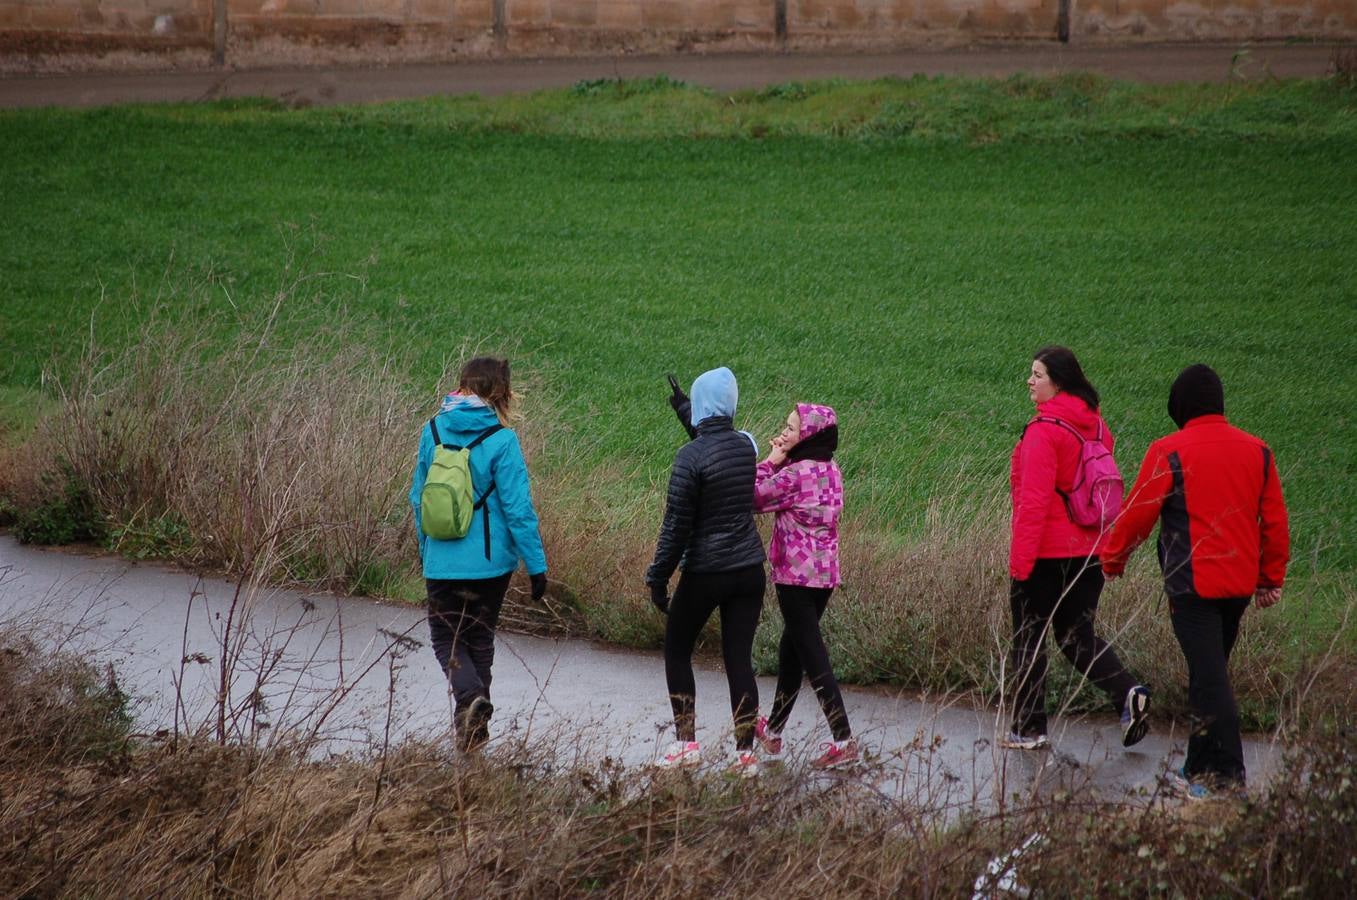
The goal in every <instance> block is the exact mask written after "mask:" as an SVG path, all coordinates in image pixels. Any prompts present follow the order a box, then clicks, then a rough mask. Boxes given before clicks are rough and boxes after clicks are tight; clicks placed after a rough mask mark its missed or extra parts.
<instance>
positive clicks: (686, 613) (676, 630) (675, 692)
mask: <svg viewBox="0 0 1357 900" xmlns="http://www.w3.org/2000/svg"><path fill="white" fill-rule="evenodd" d="M763 588H764V574H763V566H762V565H757V566H747V567H746V568H743V569H736V570H734V571H732V572H707V573H697V574H693V573H688V572H684V573H683V575H681V576H680V577H679V583H678V587H677V588H675V590H674V597H673V599H672V600H671V601H670V603H669V621H668V622H667V623H666V624H665V629H664V676H665V680H666V681H667V682H668V685H669V702H670V704H671V705H672V706H673V709H674V732H675V736H676V737H677V738H678V739H679V740H680V741H695V740H697V719H696V707H697V684H696V682H695V681H694V680H693V648H694V647H695V646H696V645H697V637H698V635H699V634H701V632H702V627H703V626H704V625H706V624H707V620H708V619H709V618H711V614H712V613H713V612H714V611H716V610H717V609H719V610H721V658H722V660H723V661H724V662H725V667H726V681H727V683H728V684H729V685H730V711H731V716H732V717H733V718H734V720H735V745H736V747H738V748H739V749H741V750H749V749H751V748H752V747H753V746H754V719H755V717H756V716H757V715H758V711H759V686H758V683H757V682H756V681H755V680H754V660H753V651H754V629H756V628H757V627H758V624H759V611H760V610H762V609H763Z"/></svg>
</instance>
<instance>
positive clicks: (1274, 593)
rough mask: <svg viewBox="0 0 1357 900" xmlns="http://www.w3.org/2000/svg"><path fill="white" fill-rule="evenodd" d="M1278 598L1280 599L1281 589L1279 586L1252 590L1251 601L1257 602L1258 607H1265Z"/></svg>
mask: <svg viewBox="0 0 1357 900" xmlns="http://www.w3.org/2000/svg"><path fill="white" fill-rule="evenodd" d="M1280 599H1282V589H1281V588H1279V587H1274V588H1259V589H1258V590H1256V591H1254V592H1253V602H1254V603H1256V604H1258V608H1259V609H1267V608H1268V607H1269V606H1271V605H1273V604H1274V603H1276V602H1277V601H1278V600H1280Z"/></svg>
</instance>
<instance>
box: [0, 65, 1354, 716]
mask: <svg viewBox="0 0 1357 900" xmlns="http://www.w3.org/2000/svg"><path fill="white" fill-rule="evenodd" d="M0 131H3V133H4V135H5V148H6V152H5V153H4V154H3V158H0V179H2V180H3V185H4V194H5V200H6V207H7V208H8V209H10V210H11V211H12V214H11V215H10V216H7V217H6V221H5V224H4V225H3V226H0V229H3V232H0V233H2V234H3V238H4V240H3V241H0V270H2V271H3V272H4V273H5V284H6V288H5V294H4V297H3V300H0V304H2V305H0V317H2V321H3V330H2V331H0V341H3V361H0V401H3V405H4V413H3V417H0V421H3V423H4V427H5V429H6V432H7V434H8V439H7V441H6V443H7V444H8V445H9V446H10V447H11V448H14V447H15V446H20V447H21V448H20V449H18V450H12V451H11V460H12V463H11V464H8V465H7V466H6V468H5V473H6V474H5V475H4V476H3V479H0V480H2V481H3V484H0V489H3V493H4V495H5V496H6V497H7V498H8V499H7V500H6V503H7V508H8V510H9V515H10V516H11V517H14V516H17V517H18V519H19V520H20V523H21V524H23V523H25V522H26V523H28V524H29V525H31V526H32V528H31V529H30V531H31V533H33V534H34V535H36V536H42V533H43V532H44V531H45V532H47V534H48V535H49V536H51V537H59V536H60V532H61V531H62V530H63V529H64V528H65V527H66V526H68V525H70V524H71V520H72V519H73V518H75V519H79V518H82V517H83V518H87V519H88V520H89V523H90V524H91V525H92V533H95V534H97V535H98V536H99V537H100V539H103V540H107V541H109V542H110V543H111V544H112V545H114V546H116V547H118V548H119V549H121V550H123V551H125V552H134V553H154V554H160V555H170V556H175V557H178V558H180V559H183V560H185V561H188V562H191V563H195V564H201V565H207V566H213V567H221V568H226V569H233V570H239V569H240V568H241V567H244V566H248V565H251V564H253V562H254V561H253V559H252V548H253V547H255V546H257V545H258V543H259V541H260V539H261V537H262V536H263V535H265V534H267V533H269V532H270V530H271V529H272V530H276V529H286V530H287V532H288V534H289V541H288V543H287V547H288V550H287V552H285V553H284V554H283V556H282V558H281V560H280V561H279V562H278V564H277V566H276V571H275V574H276V575H277V576H279V577H287V578H294V579H298V580H305V581H311V582H316V583H323V584H328V585H331V586H335V587H339V588H342V589H354V590H363V591H378V592H384V593H397V594H405V595H407V596H409V595H413V594H415V593H416V591H415V590H414V589H413V587H412V579H411V571H412V570H411V562H412V556H413V546H412V544H411V542H410V541H409V539H408V534H407V530H406V529H407V526H406V525H405V522H404V507H403V493H404V482H405V480H406V478H407V477H408V474H407V467H408V464H409V459H410V455H411V452H412V451H411V449H410V448H411V447H412V445H413V434H414V430H415V428H417V427H418V423H419V422H420V421H422V419H423V418H424V417H426V416H427V414H428V411H429V409H430V407H431V404H432V401H433V398H434V397H436V396H437V394H438V392H439V391H440V390H442V389H444V388H446V387H447V384H448V379H447V369H448V366H449V365H450V364H455V361H456V360H457V359H458V358H459V357H460V356H462V355H464V354H465V353H467V352H470V351H473V350H477V349H481V350H487V351H494V352H503V353H508V354H509V355H511V356H512V357H513V358H514V360H515V362H516V365H517V371H518V372H519V373H520V377H521V379H522V381H523V382H524V383H525V384H526V385H527V386H528V387H529V388H530V390H529V392H528V398H527V404H526V410H527V413H528V415H527V418H526V419H525V421H524V423H523V426H522V432H523V434H524V438H525V441H526V442H527V444H528V446H529V449H530V451H531V452H532V464H533V469H534V473H535V476H536V479H537V482H536V489H537V492H538V499H539V504H540V506H541V508H542V513H543V519H544V528H545V531H546V534H547V539H548V549H549V553H550V555H551V559H552V574H553V577H554V578H555V579H556V581H555V584H554V586H553V587H554V590H553V597H554V600H555V602H554V604H553V605H552V606H551V607H550V608H549V609H545V610H531V609H528V608H527V607H526V606H524V605H520V606H519V607H517V608H516V610H515V611H514V615H515V616H517V618H518V620H519V621H520V623H522V624H530V623H533V622H535V623H538V624H542V623H546V624H548V625H549V626H552V627H573V628H577V629H582V630H585V631H588V632H590V633H593V634H597V635H600V636H602V637H605V638H607V639H611V640H615V641H619V642H621V643H626V644H633V645H648V644H653V643H654V642H655V640H656V639H657V636H658V634H659V628H660V623H659V622H658V621H657V620H656V619H655V618H654V617H653V616H652V615H650V613H649V611H648V608H647V607H646V605H645V603H644V600H643V597H642V591H641V590H639V580H640V572H641V570H642V568H643V566H644V563H645V561H646V556H647V553H648V549H649V543H650V541H651V540H653V533H654V529H655V525H656V522H657V520H658V515H659V498H660V496H661V486H662V482H663V478H664V475H665V471H666V465H667V461H668V459H669V458H670V456H671V454H672V452H673V450H674V448H675V446H676V445H677V443H678V441H679V438H680V433H679V432H678V430H677V426H676V425H675V424H674V423H673V421H672V419H671V417H670V413H669V410H668V407H667V406H666V405H665V404H664V402H663V396H664V392H665V388H664V383H663V373H665V372H667V371H675V372H678V373H679V374H680V375H681V376H682V377H684V378H685V379H686V378H691V377H692V376H693V375H695V374H696V373H697V372H698V371H700V370H701V369H704V368H707V367H709V366H712V365H717V364H727V365H730V366H731V367H732V368H733V369H734V370H735V371H736V373H737V375H738V376H739V377H740V381H741V388H742V392H741V393H742V404H741V413H740V420H741V423H742V424H743V425H745V426H746V427H749V428H751V429H752V430H753V431H755V433H757V434H759V435H762V436H763V437H765V438H766V437H767V436H770V435H771V434H772V433H773V431H774V430H775V426H776V423H777V422H778V421H779V420H780V419H781V417H782V416H783V415H784V414H785V409H786V408H787V407H788V406H789V405H790V403H791V402H792V401H793V400H796V399H812V400H816V401H820V402H828V403H831V404H833V405H834V406H836V407H837V408H838V409H839V411H840V414H841V417H842V420H843V433H844V444H843V450H842V453H841V455H840V460H841V463H842V465H843V467H844V470H845V474H846V477H847V480H848V489H849V501H848V502H849V508H848V512H847V518H846V523H845V554H846V555H845V571H846V573H847V577H848V584H847V585H846V587H845V588H844V589H843V590H842V591H841V592H840V594H839V595H838V600H837V601H836V605H835V608H834V612H833V613H832V615H831V618H830V620H829V624H828V631H829V634H830V637H831V641H832V642H833V647H832V648H831V649H832V651H833V652H834V654H835V657H836V662H837V663H838V665H839V667H840V669H841V670H842V672H843V674H844V675H845V676H846V677H847V678H848V679H850V680H859V681H872V680H878V679H885V680H891V681H894V682H898V683H903V684H910V685H916V686H925V687H930V688H963V689H965V688H971V687H976V686H979V687H982V688H984V689H990V688H991V687H992V686H993V684H994V683H995V680H996V678H997V675H998V672H997V665H998V660H999V658H1000V653H999V647H1000V646H1001V645H1002V644H1003V639H1004V634H1005V632H1006V630H1007V624H1006V616H1007V611H1006V603H1005V602H1004V598H1005V588H1004V574H1005V573H1004V559H1003V557H1004V552H1005V548H1004V543H1003V523H1004V502H1005V500H1004V489H1005V478H1006V462H1007V453H1008V450H1009V448H1010V447H1011V445H1012V442H1013V440H1014V439H1015V437H1016V435H1017V433H1018V431H1019V429H1020V428H1021V425H1022V422H1023V421H1024V419H1025V417H1026V416H1027V415H1028V413H1029V405H1028V403H1027V400H1026V395H1025V389H1024V388H1023V385H1022V378H1023V376H1024V372H1025V370H1026V367H1027V363H1028V360H1029V359H1030V355H1031V352H1032V351H1033V350H1034V349H1035V348H1036V347H1038V346H1040V345H1042V344H1044V343H1049V342H1060V343H1066V344H1069V345H1070V346H1073V347H1075V348H1076V350H1077V351H1078V352H1079V354H1080V356H1081V358H1082V360H1083V362H1084V364H1085V368H1086V369H1087V371H1088V372H1089V374H1090V376H1091V378H1092V379H1093V381H1094V382H1095V383H1096V384H1097V385H1098V387H1099V388H1100V390H1101V391H1102V393H1103V395H1104V398H1105V407H1104V408H1105V413H1106V415H1107V417H1108V420H1109V422H1110V423H1111V425H1112V427H1113V428H1114V429H1115V430H1116V432H1117V434H1118V438H1119V445H1118V456H1119V458H1120V460H1121V462H1122V464H1123V467H1124V468H1125V469H1126V470H1127V471H1128V475H1129V474H1132V473H1133V472H1134V470H1135V466H1136V462H1137V460H1138V458H1139V455H1140V453H1141V452H1142V451H1143V450H1144V448H1145V446H1146V445H1147V444H1148V443H1149V441H1150V440H1152V439H1153V438H1155V437H1157V436H1158V435H1159V434H1161V433H1163V432H1164V431H1166V430H1167V429H1168V428H1170V427H1171V424H1170V423H1169V421H1168V419H1167V417H1166V415H1165V414H1164V411H1163V407H1164V400H1165V395H1166V391H1167V386H1168V384H1169V382H1170V381H1171V379H1172V377H1173V375H1174V374H1175V373H1176V371H1177V370H1178V368H1180V367H1181V366H1182V365H1184V364H1186V363H1189V362H1194V361H1198V360H1204V361H1208V362H1210V363H1212V364H1213V365H1215V366H1216V367H1217V368H1218V369H1219V370H1220V371H1221V373H1222V376H1223V377H1224V379H1225V382H1226V386H1227V397H1228V406H1229V410H1230V413H1231V416H1232V418H1233V419H1234V420H1235V421H1236V422H1237V423H1238V424H1240V425H1242V426H1243V427H1245V428H1248V429H1250V430H1253V431H1256V432H1258V433H1260V434H1262V435H1263V436H1265V437H1266V438H1267V439H1268V440H1269V442H1270V443H1271V444H1272V446H1273V448H1274V449H1275V451H1276V453H1277V456H1278V459H1279V460H1280V463H1281V468H1282V474H1283V478H1284V481H1285V485H1286V489H1287V493H1288V498H1289V501H1290V504H1291V507H1292V513H1293V533H1294V538H1295V541H1294V555H1295V563H1294V565H1293V579H1292V585H1293V587H1292V590H1291V592H1290V594H1291V596H1290V600H1289V602H1286V603H1284V605H1283V607H1281V608H1280V609H1279V610H1278V611H1276V612H1275V613H1268V614H1264V615H1260V616H1255V617H1251V618H1252V623H1251V628H1250V630H1249V633H1248V634H1247V635H1246V638H1245V640H1244V644H1243V646H1242V648H1241V659H1240V663H1239V666H1238V668H1239V671H1240V679H1241V684H1240V687H1241V694H1242V695H1243V696H1244V697H1246V698H1248V703H1249V712H1250V715H1251V717H1252V719H1253V721H1255V722H1267V721H1270V720H1271V719H1272V718H1273V717H1275V716H1276V715H1277V711H1278V710H1279V709H1280V708H1282V707H1283V706H1284V705H1285V704H1286V703H1287V702H1289V700H1290V699H1294V692H1295V690H1296V689H1297V688H1296V684H1297V683H1299V682H1304V680H1305V679H1304V678H1300V677H1297V676H1298V675H1303V674H1305V673H1307V672H1309V671H1310V667H1311V666H1312V664H1313V657H1314V656H1315V654H1317V653H1318V652H1319V651H1320V650H1321V649H1322V648H1324V647H1327V646H1328V639H1329V638H1330V637H1332V635H1333V633H1334V632H1335V631H1336V630H1337V628H1338V626H1339V625H1340V624H1341V623H1343V622H1345V621H1346V619H1345V618H1344V613H1345V611H1346V610H1350V609H1352V607H1353V604H1354V596H1355V595H1357V585H1355V584H1354V572H1357V541H1354V540H1353V538H1352V535H1353V534H1354V532H1355V530H1357V478H1354V475H1357V423H1354V421H1353V417H1352V413H1351V398H1352V397H1353V396H1357V375H1354V373H1353V369H1352V365H1351V363H1352V360H1353V359H1357V335H1355V334H1354V326H1357V299H1355V298H1354V293H1353V287H1352V286H1353V284H1357V257H1354V255H1353V254H1352V253H1351V252H1349V251H1350V248H1351V247H1352V246H1354V243H1357V242H1355V241H1354V238H1357V221H1355V220H1354V218H1353V216H1352V214H1351V210H1352V209H1353V208H1355V207H1357V140H1354V138H1355V137H1357V93H1355V92H1354V90H1353V89H1352V87H1351V86H1350V85H1345V84H1342V83H1339V82H1337V81H1327V82H1312V83H1280V84H1279V83H1256V84H1242V83H1232V84H1225V85H1207V86H1173V87H1147V86H1135V85H1126V84H1118V83H1113V82H1108V81H1104V80H1101V79H1097V78H1092V77H1081V76H1073V77H1062V78H1056V79H1034V78H1013V79H1009V80H1006V81H961V80H951V79H946V80H924V79H918V80H913V81H905V82H894V81H887V82H874V83H869V84H826V85H784V86H780V87H776V88H770V89H767V90H764V91H759V92H752V93H740V94H735V95H733V96H725V95H716V94H712V93H710V92H706V91H701V90H694V89H689V88H686V87H683V86H679V85H674V84H671V83H668V82H666V81H664V80H662V79H661V80H654V81H648V82H640V83H628V84H622V85H617V84H611V83H600V84H583V85H579V86H577V87H576V89H574V90H568V91H555V92H546V93H541V94H534V95H530V96H526V97H509V98H501V99H495V100H483V99H478V98H448V99H434V100H428V101H420V102H408V103H398V104H388V105H381V106H373V107H362V108H340V109H308V110H289V109H286V108H283V107H280V106H277V105H274V104H269V103H259V102H247V103H233V104H220V105H209V106H171V107H163V108H150V107H140V108H121V109H109V110H99V111H80V112H75V111H36V112H33V111H28V112H14V113H4V114H0ZM274 310H277V316H276V318H273V319H271V318H270V317H271V316H272V315H273V311H274ZM265 333H267V341H265V340H263V339H262V338H263V336H264V335H265ZM91 335H93V338H92V339H91ZM82 360H84V361H83V362H82ZM45 366H46V367H49V370H50V371H51V372H52V373H53V374H54V375H56V376H59V380H53V379H49V380H47V381H46V382H43V381H41V379H40V377H39V373H40V372H41V371H42V370H43V368H44V367H45ZM63 391H64V399H63V397H62V396H61V394H62V392H63ZM39 420H40V421H39ZM44 477H46V480H45V481H44ZM63 493H69V494H70V496H71V497H73V498H75V499H74V500H70V501H67V500H61V501H60V502H57V503H55V504H52V503H49V502H48V501H49V500H50V499H51V498H52V497H53V496H54V495H61V494H63ZM86 496H88V499H89V503H90V505H89V508H88V510H86V513H84V514H80V515H75V516H72V515H70V509H71V508H72V507H73V506H74V507H76V508H78V507H80V505H81V503H82V502H84V500H83V499H82V498H84V497H86ZM44 504H46V505H44ZM66 530H69V529H66ZM1151 557H1152V553H1150V552H1149V551H1148V550H1147V551H1142V554H1141V558H1140V559H1139V561H1138V566H1137V568H1136V569H1135V570H1134V573H1133V574H1134V577H1132V578H1131V579H1129V580H1128V581H1127V582H1125V583H1123V584H1119V585H1117V586H1114V587H1113V588H1111V589H1110V590H1109V591H1108V593H1107V595H1106V598H1105V601H1104V607H1105V618H1106V620H1107V622H1108V627H1109V628H1110V629H1112V630H1113V631H1114V633H1118V634H1120V635H1121V639H1122V643H1123V645H1124V647H1125V651H1126V656H1127V657H1128V658H1129V660H1130V661H1131V662H1132V664H1133V665H1134V666H1135V667H1136V668H1138V669H1140V670H1142V671H1144V672H1145V673H1146V676H1147V677H1148V678H1149V679H1150V680H1151V681H1152V682H1154V683H1156V685H1159V686H1161V687H1163V688H1164V690H1163V691H1162V694H1161V696H1163V698H1164V699H1165V700H1167V701H1169V702H1170V703H1173V702H1177V701H1178V700H1179V699H1180V697H1178V696H1177V695H1176V694H1175V693H1174V691H1173V690H1172V688H1171V686H1172V685H1173V684H1174V683H1181V680H1182V674H1181V671H1180V663H1179V662H1178V660H1177V659H1176V656H1177V654H1176V651H1175V650H1174V649H1173V643H1172V637H1171V635H1170V634H1169V632H1168V629H1167V627H1166V623H1165V621H1164V619H1165V616H1164V615H1163V614H1162V609H1158V608H1156V606H1155V594H1156V589H1155V584H1156V579H1155V577H1154V572H1153V564H1152V560H1151ZM767 618H768V621H767V622H766V623H765V629H764V631H763V632H762V633H761V638H760V644H759V653H760V659H761V660H762V662H763V663H764V664H765V665H767V664H769V663H771V658H772V657H771V649H772V637H773V629H772V626H774V625H775V624H776V622H775V621H774V620H775V619H776V615H775V614H770V615H769V616H768V617H767ZM1340 647H1341V648H1342V649H1341V653H1340V655H1342V656H1343V657H1344V658H1345V659H1352V658H1353V656H1354V654H1353V651H1352V641H1351V639H1350V635H1349V637H1348V638H1347V639H1344V640H1342V641H1340ZM1278 673H1282V674H1281V677H1278Z"/></svg>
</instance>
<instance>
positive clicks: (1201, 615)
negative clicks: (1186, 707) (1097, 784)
mask: <svg viewBox="0 0 1357 900" xmlns="http://www.w3.org/2000/svg"><path fill="white" fill-rule="evenodd" d="M1168 411H1169V416H1170V418H1172V419H1173V421H1174V423H1175V424H1176V425H1177V426H1178V429H1179V430H1178V431H1177V432H1175V433H1174V434H1170V435H1168V436H1167V437H1163V438H1160V439H1159V440H1157V441H1155V442H1154V443H1153V444H1151V445H1150V448H1149V450H1148V451H1147V452H1146V454H1145V461H1144V462H1143V463H1142V464H1141V467H1140V474H1139V475H1138V476H1137V477H1136V482H1135V484H1134V485H1133V486H1132V488H1131V491H1130V493H1129V494H1128V495H1127V499H1126V505H1125V508H1124V510H1123V512H1122V515H1121V517H1120V518H1119V519H1118V520H1117V522H1116V523H1115V525H1114V526H1113V528H1112V533H1111V535H1110V536H1109V538H1108V541H1107V545H1106V546H1105V547H1104V548H1103V568H1104V571H1105V572H1106V573H1107V576H1108V577H1109V578H1115V577H1117V576H1118V575H1120V574H1121V573H1122V571H1123V570H1124V569H1125V568H1126V560H1127V557H1129V556H1130V555H1131V552H1132V551H1133V550H1135V548H1136V547H1138V546H1140V544H1141V543H1142V542H1143V541H1144V540H1145V539H1146V538H1147V537H1149V535H1150V532H1151V531H1152V530H1153V529H1154V525H1155V521H1156V520H1158V522H1159V563H1160V566H1161V568H1162V569H1163V572H1164V592H1165V593H1166V594H1167V595H1168V598H1169V610H1170V613H1171V615H1172V618H1173V632H1174V634H1175V635H1176V636H1177V638H1178V644H1179V646H1180V647H1182V650H1183V656H1184V657H1185V658H1186V660H1187V681H1188V701H1189V702H1190V703H1191V704H1192V708H1193V711H1194V712H1195V714H1196V716H1197V717H1198V718H1199V720H1200V723H1201V725H1200V727H1199V728H1197V729H1196V730H1195V731H1194V732H1193V733H1192V735H1191V736H1190V737H1189V738H1188V742H1187V759H1186V761H1185V762H1184V764H1183V768H1182V770H1181V771H1180V772H1177V773H1175V775H1176V778H1175V783H1176V784H1177V786H1178V787H1180V788H1181V789H1183V790H1185V791H1186V792H1187V793H1188V796H1190V797H1196V798H1201V797H1206V796H1209V795H1210V793H1211V792H1212V791H1213V790H1221V789H1231V788H1233V789H1236V790H1238V789H1242V788H1243V785H1244V748H1243V745H1242V740H1241V738H1240V735H1239V713H1238V710H1237V709H1236V708H1235V699H1234V691H1233V689H1232V688H1231V687H1230V677H1229V672H1228V665H1229V659H1230V650H1231V649H1232V648H1233V647H1234V642H1235V637H1236V636H1237V635H1238V633H1239V620H1240V618H1241V617H1242V616H1243V615H1244V610H1245V609H1246V608H1247V607H1248V605H1249V600H1250V598H1252V599H1253V600H1254V601H1256V602H1257V603H1258V606H1259V608H1261V609H1266V608H1267V607H1269V606H1271V605H1272V604H1274V603H1276V602H1277V601H1278V600H1279V599H1281V592H1282V582H1283V580H1284V579H1285V578H1286V563H1287V559H1288V557H1289V556H1290V541H1291V539H1290V535H1289V533H1288V530H1287V521H1286V503H1285V501H1284V500H1283V499H1282V484H1281V479H1279V478H1278V477H1277V463H1276V461H1275V460H1274V459H1273V458H1272V451H1271V450H1270V449H1268V446H1267V444H1265V443H1263V442H1262V441H1261V440H1259V439H1258V438H1256V437H1254V436H1253V435H1251V434H1249V433H1248V432H1245V431H1241V430H1240V429H1238V428H1235V427H1234V426H1233V425H1231V424H1230V423H1229V422H1227V421H1226V420H1225V390H1224V388H1223V387H1222V385H1221V383H1220V377H1219V376H1218V375H1217V374H1216V373H1215V371H1213V370H1212V369H1211V368H1210V367H1209V366H1205V365H1201V364H1197V365H1193V366H1188V367H1187V368H1186V369H1184V370H1183V371H1182V373H1181V374H1179V376H1178V378H1177V380H1176V381H1174V382H1173V387H1172V388H1171V389H1170V390H1169V404H1168Z"/></svg>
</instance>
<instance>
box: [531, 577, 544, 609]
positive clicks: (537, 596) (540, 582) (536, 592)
mask: <svg viewBox="0 0 1357 900" xmlns="http://www.w3.org/2000/svg"><path fill="white" fill-rule="evenodd" d="M528 580H529V581H530V582H532V599H533V602H534V603H536V602H537V601H538V600H541V599H542V597H544V596H545V595H546V592H547V573H546V572H538V573H537V574H536V575H529V576H528Z"/></svg>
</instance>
